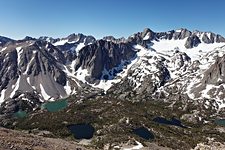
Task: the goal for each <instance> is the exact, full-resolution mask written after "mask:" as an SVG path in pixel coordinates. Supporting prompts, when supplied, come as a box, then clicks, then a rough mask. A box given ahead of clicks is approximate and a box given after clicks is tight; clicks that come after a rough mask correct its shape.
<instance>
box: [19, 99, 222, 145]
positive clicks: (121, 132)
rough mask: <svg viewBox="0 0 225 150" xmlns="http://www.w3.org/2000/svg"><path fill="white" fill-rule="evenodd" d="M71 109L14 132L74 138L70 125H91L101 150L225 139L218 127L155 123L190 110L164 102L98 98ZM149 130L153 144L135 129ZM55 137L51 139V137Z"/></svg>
mask: <svg viewBox="0 0 225 150" xmlns="http://www.w3.org/2000/svg"><path fill="white" fill-rule="evenodd" d="M68 102H69V103H70V105H68V107H66V108H64V109H60V110H59V111H53V112H52V111H46V110H39V111H38V112H34V113H33V114H31V115H29V116H28V117H27V118H25V119H22V120H18V123H17V124H16V126H15V128H17V129H22V130H31V131H32V130H33V129H39V130H47V131H50V132H52V133H53V136H54V137H61V138H71V133H70V132H69V131H68V129H67V126H68V125H70V124H79V123H89V124H91V125H92V126H93V127H94V128H95V131H96V132H95V133H94V137H93V140H92V145H93V146H95V147H94V148H99V149H102V147H103V146H104V145H105V144H111V145H115V144H119V143H121V142H127V141H128V140H129V139H136V140H138V141H141V142H142V143H147V142H152V141H154V142H157V143H158V144H159V145H161V146H167V147H170V148H174V149H190V148H193V147H195V146H196V145H197V143H200V142H204V141H206V139H207V137H213V138H215V139H218V141H223V140H224V139H225V135H221V134H220V133H219V132H218V131H217V130H216V129H215V127H216V125H215V124H212V123H209V124H203V123H202V122H197V123H190V122H187V121H186V120H181V121H182V124H183V125H184V126H187V127H188V128H181V127H177V126H171V125H163V124H159V123H156V122H154V121H153V118H155V117H159V116H161V117H165V118H167V119H171V118H172V117H175V118H177V119H180V117H181V116H182V115H183V114H187V113H190V112H188V111H189V110H180V109H179V107H180V106H181V104H174V107H169V105H170V104H169V103H166V102H163V101H160V100H159V101H153V100H148V101H142V102H132V101H121V100H117V99H114V98H111V97H102V98H101V97H98V98H96V99H89V100H86V101H84V102H82V103H76V101H75V100H74V99H73V98H70V99H68ZM142 126H144V127H146V128H148V129H149V130H150V131H151V132H152V133H153V134H154V136H155V139H154V140H145V139H142V138H140V137H138V136H137V135H135V134H133V132H132V131H133V129H135V128H138V127H142ZM51 136H52V135H51Z"/></svg>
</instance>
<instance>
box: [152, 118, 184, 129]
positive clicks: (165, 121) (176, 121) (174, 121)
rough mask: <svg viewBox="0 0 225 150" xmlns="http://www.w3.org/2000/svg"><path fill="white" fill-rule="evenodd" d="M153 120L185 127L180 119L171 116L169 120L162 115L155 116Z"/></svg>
mask: <svg viewBox="0 0 225 150" xmlns="http://www.w3.org/2000/svg"><path fill="white" fill-rule="evenodd" d="M153 121H154V122H157V123H160V124H165V125H173V126H178V127H182V128H186V127H185V126H183V125H182V123H181V121H180V120H178V119H175V118H172V119H171V120H167V119H166V118H163V117H156V118H154V119H153Z"/></svg>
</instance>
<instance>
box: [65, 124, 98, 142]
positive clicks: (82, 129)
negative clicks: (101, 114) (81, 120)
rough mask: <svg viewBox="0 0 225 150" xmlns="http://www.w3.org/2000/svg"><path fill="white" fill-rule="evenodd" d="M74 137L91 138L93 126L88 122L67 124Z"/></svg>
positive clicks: (93, 130)
mask: <svg viewBox="0 0 225 150" xmlns="http://www.w3.org/2000/svg"><path fill="white" fill-rule="evenodd" d="M67 128H68V129H69V131H70V132H71V133H72V134H73V135H74V138H75V139H78V140H79V139H91V138H92V137H93V134H94V132H95V129H94V127H93V126H91V125H89V124H74V125H69V126H67Z"/></svg>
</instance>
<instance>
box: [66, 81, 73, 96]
mask: <svg viewBox="0 0 225 150" xmlns="http://www.w3.org/2000/svg"><path fill="white" fill-rule="evenodd" d="M64 89H65V91H66V94H67V95H70V94H71V93H72V89H71V86H70V85H69V81H67V82H66V85H65V86H64Z"/></svg>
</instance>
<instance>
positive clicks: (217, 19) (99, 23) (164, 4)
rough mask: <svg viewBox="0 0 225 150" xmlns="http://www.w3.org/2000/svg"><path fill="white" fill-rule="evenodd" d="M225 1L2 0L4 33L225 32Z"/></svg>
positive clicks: (16, 35)
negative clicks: (186, 30) (178, 30)
mask: <svg viewBox="0 0 225 150" xmlns="http://www.w3.org/2000/svg"><path fill="white" fill-rule="evenodd" d="M224 7H225V1H224V0H216V1H214V0H0V18H1V22H0V35H2V36H7V37H11V38H14V39H21V38H24V37H25V36H26V35H29V36H33V37H39V36H43V35H47V36H52V37H55V38H56V37H65V36H67V35H69V34H71V33H84V34H88V35H93V36H95V37H97V38H102V37H103V36H106V35H113V36H115V37H121V36H124V37H127V36H129V35H131V34H133V33H136V32H138V31H142V30H143V29H144V28H146V27H148V28H150V29H152V30H154V31H168V30H171V29H177V28H181V27H184V28H187V29H189V30H194V29H198V30H201V31H212V32H215V33H219V34H221V35H223V36H225V9H224Z"/></svg>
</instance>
